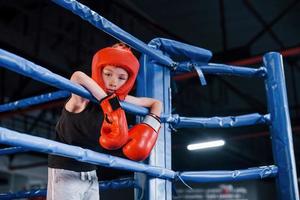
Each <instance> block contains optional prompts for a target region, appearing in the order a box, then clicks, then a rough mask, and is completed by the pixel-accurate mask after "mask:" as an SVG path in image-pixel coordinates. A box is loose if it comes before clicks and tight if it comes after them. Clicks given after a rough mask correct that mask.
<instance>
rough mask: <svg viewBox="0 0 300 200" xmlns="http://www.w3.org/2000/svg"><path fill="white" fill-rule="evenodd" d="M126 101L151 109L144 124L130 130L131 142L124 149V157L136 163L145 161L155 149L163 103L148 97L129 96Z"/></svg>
mask: <svg viewBox="0 0 300 200" xmlns="http://www.w3.org/2000/svg"><path fill="white" fill-rule="evenodd" d="M125 101H127V102H129V103H132V104H135V105H138V106H144V107H148V108H150V113H149V114H148V115H146V116H145V118H144V120H143V122H141V123H140V124H136V125H135V126H133V127H132V128H131V129H130V130H129V133H128V134H129V141H128V143H127V144H126V145H125V146H124V147H123V153H124V155H125V156H126V157H127V158H129V159H131V160H135V161H141V160H145V159H146V158H147V157H148V156H149V154H150V152H151V150H152V148H153V147H154V145H155V143H156V140H157V137H158V132H159V129H160V126H161V125H160V118H159V116H160V113H161V111H162V103H161V102H160V101H158V100H156V99H152V98H146V97H141V98H139V97H133V96H127V97H126V98H125Z"/></svg>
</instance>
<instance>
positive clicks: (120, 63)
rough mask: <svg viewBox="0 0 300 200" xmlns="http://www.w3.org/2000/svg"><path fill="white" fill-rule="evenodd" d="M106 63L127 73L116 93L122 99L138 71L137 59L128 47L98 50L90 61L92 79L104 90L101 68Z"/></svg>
mask: <svg viewBox="0 0 300 200" xmlns="http://www.w3.org/2000/svg"><path fill="white" fill-rule="evenodd" d="M106 65H113V66H116V67H121V68H123V69H125V70H126V71H127V73H128V75H129V77H128V80H127V81H126V83H125V84H124V85H122V86H121V87H120V88H119V89H118V90H117V91H116V94H117V95H118V97H119V98H120V99H121V100H124V99H125V97H126V96H127V94H128V93H129V92H130V90H131V89H132V87H133V84H134V82H135V79H136V76H137V74H138V71H139V67H140V64H139V61H138V59H137V58H136V57H135V56H134V55H133V53H132V52H131V50H130V49H129V48H124V46H123V47H120V46H117V47H106V48H104V49H101V50H99V51H98V52H97V53H96V54H95V55H94V57H93V62H92V79H94V80H95V81H96V82H97V83H98V84H99V85H100V87H101V88H102V89H104V90H105V91H106V87H105V84H104V81H103V79H102V70H103V68H104V67H105V66H106Z"/></svg>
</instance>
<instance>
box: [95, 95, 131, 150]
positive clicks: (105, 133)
mask: <svg viewBox="0 0 300 200" xmlns="http://www.w3.org/2000/svg"><path fill="white" fill-rule="evenodd" d="M100 106H101V108H102V110H103V115H104V119H103V123H102V127H101V131H100V138H99V143H100V145H101V146H102V147H103V148H105V149H108V150H115V149H119V148H121V147H122V146H123V145H124V144H125V143H126V142H127V141H128V126H127V120H126V116H125V112H124V110H123V109H122V108H121V106H120V102H119V99H118V97H117V96H116V95H115V94H112V95H110V96H107V97H105V98H104V99H102V100H101V102H100Z"/></svg>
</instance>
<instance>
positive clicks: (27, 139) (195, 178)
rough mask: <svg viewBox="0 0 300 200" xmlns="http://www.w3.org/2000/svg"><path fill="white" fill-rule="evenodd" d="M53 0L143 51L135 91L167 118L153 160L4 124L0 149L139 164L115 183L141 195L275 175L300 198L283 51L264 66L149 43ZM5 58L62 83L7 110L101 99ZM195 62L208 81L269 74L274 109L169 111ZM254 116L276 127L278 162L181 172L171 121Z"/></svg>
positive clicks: (283, 190) (226, 123) (15, 67)
mask: <svg viewBox="0 0 300 200" xmlns="http://www.w3.org/2000/svg"><path fill="white" fill-rule="evenodd" d="M53 1H54V2H55V3H57V4H58V5H60V6H62V7H64V8H66V9H67V10H70V11H72V12H73V13H74V14H76V15H79V16H80V17H81V18H83V19H84V20H87V21H89V22H90V23H91V24H92V25H94V26H95V27H97V28H99V29H100V30H102V31H104V32H106V33H108V34H110V35H111V36H113V37H115V38H117V39H119V40H121V41H123V42H125V43H127V44H128V45H129V46H131V47H132V48H134V49H136V50H138V51H140V52H141V53H142V56H141V58H140V63H141V68H140V71H139V75H138V78H137V95H136V96H148V97H153V98H156V99H159V100H161V101H162V102H163V105H164V110H163V114H162V117H161V118H162V122H163V123H162V127H161V130H160V133H159V137H158V140H157V143H156V146H155V148H154V149H153V150H152V152H151V155H150V157H149V159H148V161H147V163H142V162H134V161H131V160H127V159H124V158H119V157H114V156H111V155H106V154H102V153H98V152H94V151H91V150H88V149H83V148H81V147H76V146H72V145H67V144H63V143H59V142H56V141H52V140H48V139H45V138H40V137H36V136H32V135H30V134H28V133H20V132H17V131H14V130H10V129H7V128H3V127H0V143H2V144H6V145H10V146H12V147H11V148H7V149H2V150H0V155H4V154H10V153H17V152H20V151H27V150H30V151H37V152H42V153H47V154H55V155H60V156H65V157H70V158H74V159H76V160H79V161H82V162H88V163H92V164H96V165H101V166H105V167H110V168H115V169H121V170H129V171H133V172H136V173H135V177H134V180H130V181H128V182H126V183H125V184H124V182H122V181H120V182H121V183H120V184H119V181H116V182H115V184H113V185H114V187H112V188H118V187H122V186H123V187H124V185H125V187H127V186H128V187H135V188H136V190H135V199H138V198H142V199H147V200H148V199H150V200H171V199H172V184H173V183H174V182H175V181H182V182H197V183H207V182H222V181H240V180H251V179H263V178H266V177H274V178H275V179H276V188H277V196H278V198H279V199H281V200H299V194H298V185H297V174H296V166H295V158H294V151H293V141H292V132H291V124H290V117H289V111H288V102H287V94H286V86H285V78H284V71H283V62H282V57H281V55H280V54H278V53H275V52H271V53H267V54H265V56H264V57H263V66H262V67H260V68H257V69H254V68H248V67H238V66H231V65H225V64H215V63H209V60H210V59H211V57H212V53H211V52H210V51H208V50H206V49H202V48H199V47H195V46H191V45H188V44H184V43H180V42H177V41H172V40H169V39H163V38H156V39H153V40H152V41H150V43H149V44H148V45H147V44H145V43H144V42H142V41H140V40H138V39H137V38H135V37H134V36H132V35H130V34H129V33H126V32H125V31H124V30H122V29H121V28H119V27H117V26H116V25H114V24H112V23H111V22H109V21H108V20H106V19H105V18H103V17H101V16H100V15H99V14H97V13H95V12H94V11H92V10H91V9H89V8H88V7H86V6H84V5H82V4H80V3H78V2H76V1H74V0H53ZM172 57H180V58H181V60H183V61H180V62H176V61H174V60H173V59H172ZM0 66H1V67H4V68H6V69H8V70H12V71H14V72H16V73H19V74H22V75H24V76H27V77H30V78H32V79H34V80H37V81H40V82H43V83H45V84H48V85H51V86H53V87H56V88H58V89H59V90H58V91H57V92H53V93H47V94H42V95H39V96H36V97H31V98H27V99H22V100H19V101H16V102H12V103H7V104H3V105H0V111H1V112H6V111H11V110H14V109H19V108H24V107H28V106H31V105H37V104H41V103H44V102H49V101H53V100H56V99H61V98H65V97H68V96H69V95H70V93H75V94H77V95H80V96H82V97H85V98H87V99H90V100H91V101H94V102H97V100H96V99H95V98H94V97H93V96H92V95H91V94H90V93H89V92H88V91H87V90H86V89H85V88H84V87H82V86H80V85H78V84H75V83H72V82H71V81H70V80H68V79H66V78H64V77H61V76H59V75H57V74H54V73H52V72H51V71H49V70H47V69H46V68H44V67H42V66H39V65H37V64H34V63H32V62H30V61H28V60H26V59H24V58H22V57H20V56H17V55H14V54H12V53H10V52H7V51H5V50H3V49H0ZM194 70H196V72H197V73H198V75H199V78H200V81H201V83H202V84H205V77H204V74H217V75H233V76H241V77H248V78H251V77H258V78H262V79H264V81H265V88H266V94H267V103H268V112H269V113H266V114H263V115H261V114H258V113H250V114H245V115H240V116H228V117H211V118H200V117H183V116H179V115H178V114H173V113H172V112H171V107H172V104H171V89H170V88H171V85H170V81H171V76H172V75H174V74H175V73H186V72H191V71H194ZM121 106H122V107H123V108H124V109H125V110H126V111H127V112H130V113H134V114H136V115H139V116H141V117H142V116H144V115H146V114H147V113H148V110H147V109H146V108H143V107H138V106H135V105H132V104H129V103H126V102H121ZM256 124H265V125H267V126H269V128H270V134H271V136H272V150H273V157H274V162H275V163H274V165H270V166H259V167H256V168H250V169H238V170H233V171H183V172H177V171H174V170H172V166H171V127H170V126H172V127H176V128H183V127H186V128H189V127H193V128H231V127H240V126H250V125H256ZM106 185H109V186H108V187H110V186H111V185H112V184H110V183H107V184H106ZM100 188H101V186H100ZM45 192H46V191H45V190H41V192H40V193H39V194H40V195H45ZM33 193H34V192H33ZM35 194H36V193H35ZM1 195H2V197H5V198H6V199H12V198H17V197H16V194H8V193H7V194H0V198H1ZM5 195H6V196H5ZM20 196H22V195H20ZM3 199H4V198H3Z"/></svg>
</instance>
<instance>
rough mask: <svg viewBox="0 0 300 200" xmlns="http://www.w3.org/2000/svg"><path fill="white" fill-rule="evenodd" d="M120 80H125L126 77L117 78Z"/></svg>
mask: <svg viewBox="0 0 300 200" xmlns="http://www.w3.org/2000/svg"><path fill="white" fill-rule="evenodd" d="M119 79H120V80H127V78H126V77H119Z"/></svg>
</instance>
